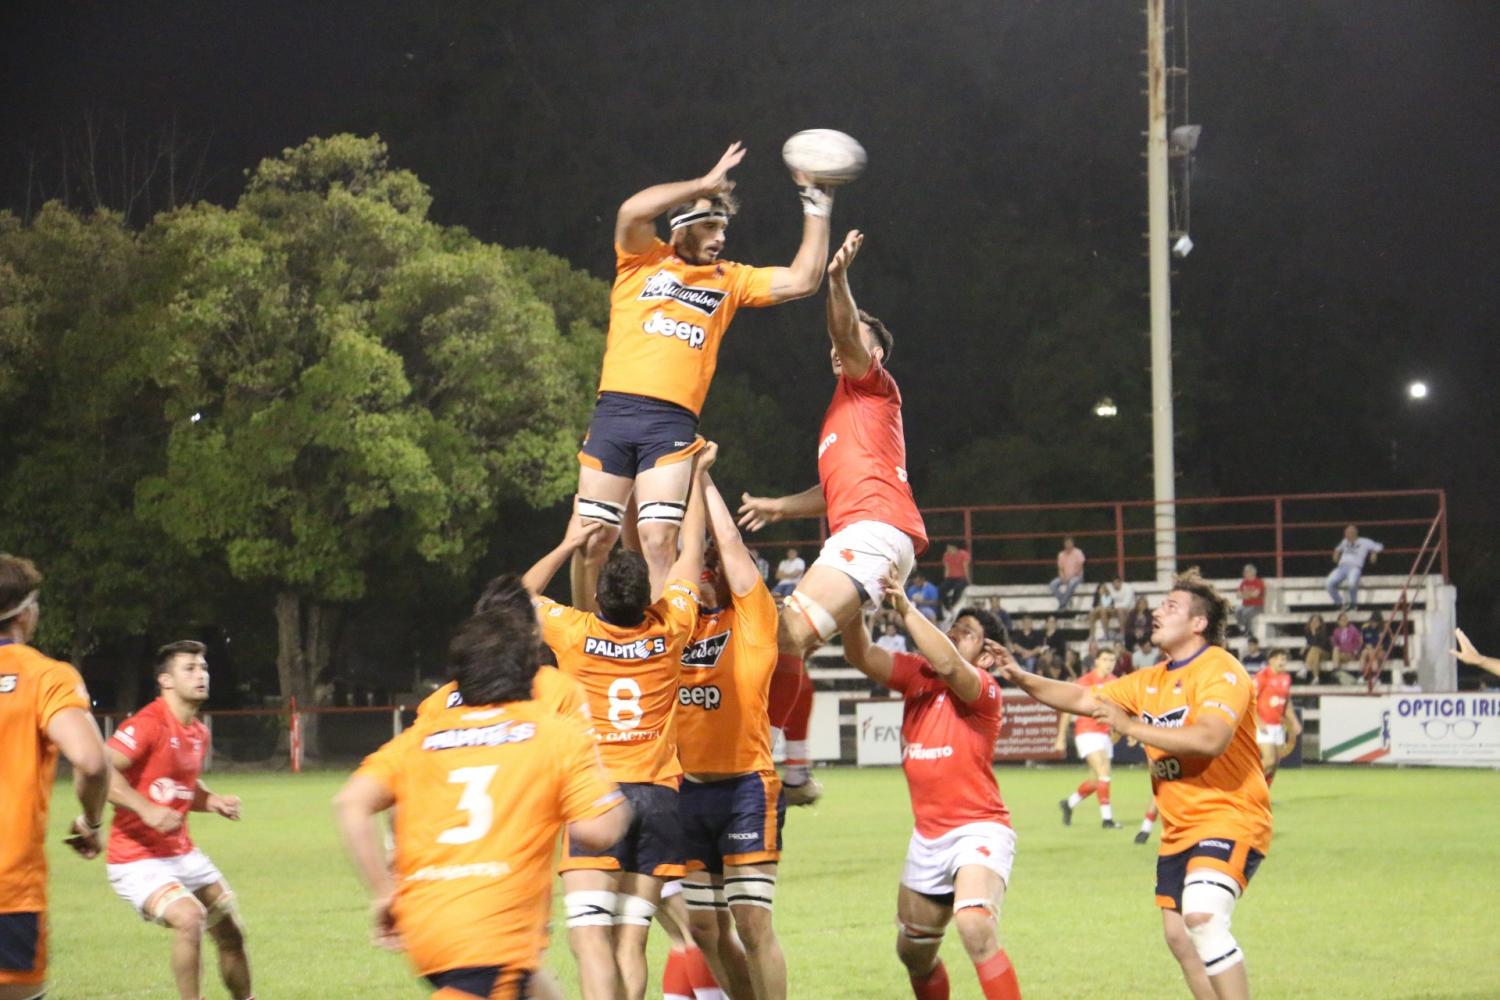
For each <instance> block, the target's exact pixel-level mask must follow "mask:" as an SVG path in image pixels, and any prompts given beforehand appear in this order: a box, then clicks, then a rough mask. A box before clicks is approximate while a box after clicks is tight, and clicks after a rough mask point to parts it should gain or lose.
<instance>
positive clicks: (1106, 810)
mask: <svg viewBox="0 0 1500 1000" xmlns="http://www.w3.org/2000/svg"><path fill="white" fill-rule="evenodd" d="M1099 815H1100V817H1101V818H1103V819H1114V818H1115V810H1114V807H1113V806H1100V807H1099Z"/></svg>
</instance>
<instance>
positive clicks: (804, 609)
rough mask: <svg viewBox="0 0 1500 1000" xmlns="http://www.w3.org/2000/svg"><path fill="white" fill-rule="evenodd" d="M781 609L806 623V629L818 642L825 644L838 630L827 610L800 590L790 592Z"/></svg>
mask: <svg viewBox="0 0 1500 1000" xmlns="http://www.w3.org/2000/svg"><path fill="white" fill-rule="evenodd" d="M782 607H783V608H784V609H785V610H786V611H788V612H790V613H792V614H795V615H797V616H799V617H800V618H801V619H802V620H803V621H805V622H807V624H808V627H810V628H811V629H812V630H813V632H815V633H816V634H817V636H818V641H819V642H827V641H828V640H829V639H832V638H833V634H834V633H835V632H837V631H838V630H839V626H838V622H836V621H834V620H833V615H831V614H829V613H828V609H827V608H825V607H823V605H821V604H819V603H818V602H817V601H815V600H813V599H812V598H811V597H808V596H807V595H806V594H804V593H803V592H802V591H800V590H794V591H792V594H791V596H790V597H788V598H787V599H786V601H785V602H784V603H783V605H782Z"/></svg>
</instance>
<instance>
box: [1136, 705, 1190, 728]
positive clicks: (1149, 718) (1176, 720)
mask: <svg viewBox="0 0 1500 1000" xmlns="http://www.w3.org/2000/svg"><path fill="white" fill-rule="evenodd" d="M1187 711H1188V710H1187V706H1186V705H1184V706H1182V707H1181V708H1174V709H1172V711H1170V712H1163V713H1162V714H1161V715H1152V714H1151V713H1150V712H1142V713H1141V721H1142V722H1144V723H1146V724H1147V725H1148V726H1155V727H1156V728H1157V729H1181V728H1182V727H1183V725H1184V724H1185V723H1186V722H1187Z"/></svg>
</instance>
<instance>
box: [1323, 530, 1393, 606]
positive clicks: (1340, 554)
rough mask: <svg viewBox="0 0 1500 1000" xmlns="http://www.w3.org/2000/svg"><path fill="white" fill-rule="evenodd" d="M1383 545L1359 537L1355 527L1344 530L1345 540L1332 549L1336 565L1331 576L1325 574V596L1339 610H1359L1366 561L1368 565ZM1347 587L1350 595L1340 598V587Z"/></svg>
mask: <svg viewBox="0 0 1500 1000" xmlns="http://www.w3.org/2000/svg"><path fill="white" fill-rule="evenodd" d="M1384 551H1385V546H1384V545H1382V544H1380V543H1379V542H1377V541H1375V539H1373V538H1361V537H1359V529H1358V528H1356V527H1355V526H1354V525H1352V524H1351V525H1349V526H1347V527H1346V528H1344V540H1343V541H1341V542H1339V543H1338V545H1337V546H1335V547H1334V550H1333V561H1334V562H1335V563H1337V564H1338V565H1337V566H1336V567H1335V568H1334V570H1333V572H1332V573H1329V574H1328V582H1327V586H1328V596H1329V597H1330V598H1332V599H1333V603H1334V604H1336V605H1338V606H1339V608H1340V610H1344V609H1348V610H1358V608H1359V578H1360V577H1361V576H1362V575H1363V574H1364V571H1365V561H1366V559H1368V560H1369V564H1370V565H1371V566H1374V565H1375V560H1376V558H1377V557H1379V555H1380V553H1381V552H1384ZM1346 582H1347V583H1348V584H1349V596H1348V598H1345V597H1344V596H1343V586H1344V584H1345V583H1346Z"/></svg>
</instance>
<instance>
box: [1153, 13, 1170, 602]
mask: <svg viewBox="0 0 1500 1000" xmlns="http://www.w3.org/2000/svg"><path fill="white" fill-rule="evenodd" d="M1166 34H1167V23H1166V0H1147V2H1146V107H1147V124H1148V128H1147V133H1146V136H1147V138H1146V189H1147V192H1148V197H1147V207H1148V210H1149V213H1150V223H1151V224H1150V230H1149V235H1148V237H1147V240H1148V244H1149V246H1150V259H1151V444H1152V448H1151V452H1152V461H1151V465H1152V480H1153V484H1154V487H1155V491H1154V492H1155V500H1156V505H1155V508H1154V510H1155V512H1156V577H1157V579H1158V580H1161V581H1163V582H1166V581H1169V580H1170V579H1171V578H1172V575H1173V574H1174V573H1176V572H1177V505H1176V501H1177V484H1176V469H1177V461H1176V455H1175V452H1174V446H1173V436H1172V435H1173V430H1172V273H1171V257H1170V255H1169V249H1168V246H1167V239H1168V235H1169V232H1170V229H1171V223H1170V219H1169V218H1168V192H1167V183H1168V178H1167V168H1168V164H1167V152H1168V151H1167V55H1166Z"/></svg>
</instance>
